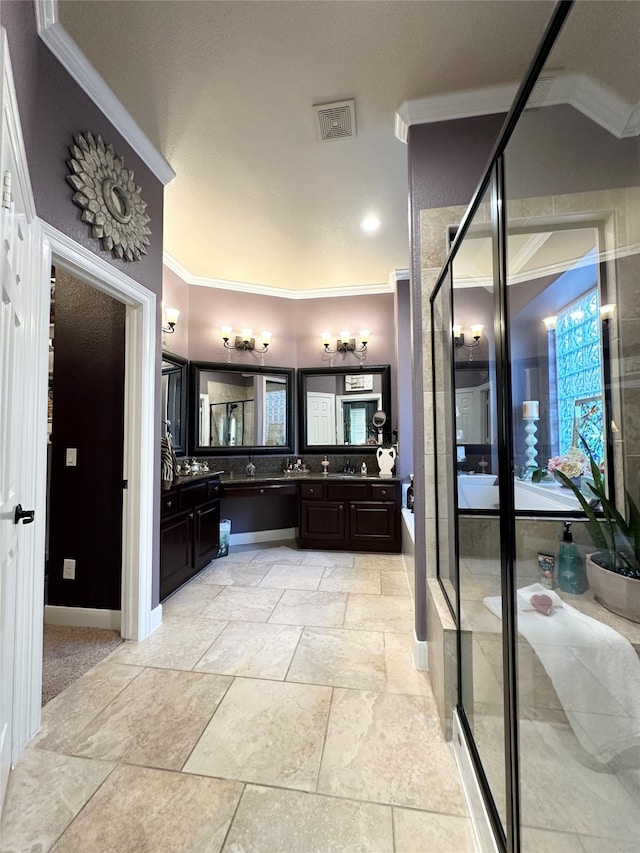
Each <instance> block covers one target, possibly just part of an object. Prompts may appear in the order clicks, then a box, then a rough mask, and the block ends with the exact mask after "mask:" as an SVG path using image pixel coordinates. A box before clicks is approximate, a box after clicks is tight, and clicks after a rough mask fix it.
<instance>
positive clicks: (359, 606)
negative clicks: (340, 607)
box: [344, 593, 414, 634]
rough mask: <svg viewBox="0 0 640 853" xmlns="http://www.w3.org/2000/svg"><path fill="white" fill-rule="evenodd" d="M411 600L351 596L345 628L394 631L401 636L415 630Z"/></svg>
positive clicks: (378, 596)
mask: <svg viewBox="0 0 640 853" xmlns="http://www.w3.org/2000/svg"><path fill="white" fill-rule="evenodd" d="M413 621H414V615H413V606H412V604H411V599H410V598H401V597H400V596H397V595H358V594H351V593H350V594H349V600H348V601H347V609H346V612H345V615H344V627H345V628H356V629H357V630H359V631H393V632H395V633H397V634H401V633H403V632H405V631H410V630H411V629H412V628H413Z"/></svg>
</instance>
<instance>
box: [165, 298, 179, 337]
mask: <svg viewBox="0 0 640 853" xmlns="http://www.w3.org/2000/svg"><path fill="white" fill-rule="evenodd" d="M162 313H163V314H164V322H165V324H166V325H164V324H163V326H162V331H163V332H164V333H165V334H166V335H172V334H173V333H174V332H175V330H176V323H177V322H178V317H179V316H180V312H179V311H178V309H177V308H166V307H165V305H164V303H163V305H162Z"/></svg>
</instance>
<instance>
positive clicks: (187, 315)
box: [163, 267, 396, 384]
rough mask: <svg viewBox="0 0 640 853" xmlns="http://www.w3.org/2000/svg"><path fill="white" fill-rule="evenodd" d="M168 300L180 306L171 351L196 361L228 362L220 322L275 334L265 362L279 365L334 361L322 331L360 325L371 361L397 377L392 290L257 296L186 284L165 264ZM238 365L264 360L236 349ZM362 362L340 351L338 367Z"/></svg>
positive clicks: (169, 340) (356, 328)
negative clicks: (299, 296)
mask: <svg viewBox="0 0 640 853" xmlns="http://www.w3.org/2000/svg"><path fill="white" fill-rule="evenodd" d="M163 299H164V301H165V302H166V304H167V305H168V306H170V307H172V308H174V307H175V308H179V309H180V312H181V313H180V318H179V321H178V326H177V327H176V332H175V333H174V335H172V336H168V335H167V336H165V341H166V347H167V349H169V350H170V351H171V352H174V353H177V354H178V355H182V356H184V357H185V358H187V357H188V358H189V359H190V360H191V361H226V360H227V355H228V350H226V349H225V348H224V346H223V343H222V334H221V331H220V327H221V326H223V325H227V326H231V327H232V328H233V330H234V334H235V333H236V332H239V331H240V329H242V328H244V327H245V326H247V327H249V328H251V329H252V330H253V334H254V336H255V337H256V339H257V338H258V337H259V335H260V332H261V331H262V330H267V331H269V332H271V333H272V338H271V344H270V346H269V352H268V353H267V354H266V356H265V364H267V365H269V364H271V365H273V366H274V367H323V366H325V365H326V366H327V367H328V366H329V361H328V359H327V357H326V356H325V354H324V350H323V348H322V343H321V340H320V335H321V334H322V332H324V331H326V330H329V331H331V332H332V334H333V336H334V346H335V340H337V338H338V336H339V333H340V331H341V330H342V329H343V328H345V327H346V328H348V329H349V330H350V331H351V333H352V335H353V336H355V337H356V338H358V337H359V332H360V329H369V331H370V334H371V342H370V344H369V348H368V355H367V360H368V362H369V363H370V364H390V365H391V369H392V384H393V383H394V382H395V366H396V353H395V330H394V326H393V312H394V295H393V293H383V294H376V295H373V296H334V297H326V298H319V299H287V298H283V297H279V296H258V295H256V294H253V293H243V292H240V291H231V290H222V289H218V288H212V287H200V286H198V285H187V284H185V282H184V281H182V280H181V279H180V278H179V276H177V275H176V274H175V273H174V272H172V271H171V270H169V269H167V268H166V267H165V268H164V291H163ZM231 361H232V363H234V364H245V363H246V364H252V363H253V364H255V363H256V362H257V363H259V358H258V357H257V356H251V355H248V354H245V353H241V352H232V353H231ZM351 364H353V365H354V366H355V367H357V366H358V365H359V362H358V360H357V359H356V357H355V356H354V355H344V354H338V355H337V356H336V358H335V365H336V366H344V365H351Z"/></svg>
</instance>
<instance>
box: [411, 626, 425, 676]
mask: <svg viewBox="0 0 640 853" xmlns="http://www.w3.org/2000/svg"><path fill="white" fill-rule="evenodd" d="M413 665H414V666H415V668H416V669H420V670H422V671H424V672H429V647H428V645H427V641H426V640H419V639H418V637H417V635H416V632H415V631H414V632H413Z"/></svg>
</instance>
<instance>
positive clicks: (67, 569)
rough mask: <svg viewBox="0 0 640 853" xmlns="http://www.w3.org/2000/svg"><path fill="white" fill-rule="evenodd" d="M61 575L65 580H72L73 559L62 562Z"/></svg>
mask: <svg viewBox="0 0 640 853" xmlns="http://www.w3.org/2000/svg"><path fill="white" fill-rule="evenodd" d="M62 577H63V578H64V579H65V580H67V581H74V580H75V579H76V561H75V560H65V561H64V563H63V564H62Z"/></svg>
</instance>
